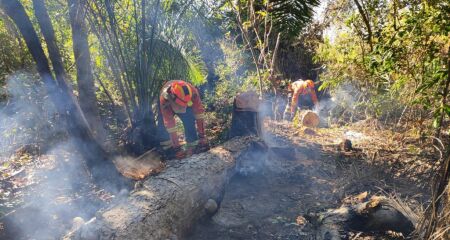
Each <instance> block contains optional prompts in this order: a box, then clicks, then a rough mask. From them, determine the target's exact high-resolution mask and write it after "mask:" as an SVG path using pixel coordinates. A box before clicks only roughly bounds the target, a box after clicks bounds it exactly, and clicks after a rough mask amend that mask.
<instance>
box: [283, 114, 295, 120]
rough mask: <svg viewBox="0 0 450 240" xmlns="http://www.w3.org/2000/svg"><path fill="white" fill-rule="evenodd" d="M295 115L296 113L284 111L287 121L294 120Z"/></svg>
mask: <svg viewBox="0 0 450 240" xmlns="http://www.w3.org/2000/svg"><path fill="white" fill-rule="evenodd" d="M293 115H294V114H292V113H291V112H285V113H284V120H287V121H289V122H291V121H292V118H294V116H293Z"/></svg>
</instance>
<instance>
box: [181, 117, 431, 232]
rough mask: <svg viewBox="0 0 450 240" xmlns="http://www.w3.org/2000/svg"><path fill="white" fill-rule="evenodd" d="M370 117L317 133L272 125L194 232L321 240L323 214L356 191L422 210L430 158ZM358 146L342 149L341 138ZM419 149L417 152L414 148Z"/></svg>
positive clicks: (270, 124)
mask: <svg viewBox="0 0 450 240" xmlns="http://www.w3.org/2000/svg"><path fill="white" fill-rule="evenodd" d="M372 124H373V123H370V122H363V123H359V124H356V125H354V126H351V127H341V128H321V129H314V130H312V131H310V130H306V131H305V129H303V128H298V127H294V126H292V124H287V123H286V122H284V123H283V122H281V123H280V122H271V121H269V122H266V128H265V129H268V132H267V134H266V139H265V140H266V142H267V143H268V145H269V151H268V152H267V153H260V154H255V155H253V156H248V157H247V159H244V161H243V162H242V164H240V165H239V166H237V174H236V176H235V177H233V178H232V180H231V182H230V184H229V185H228V186H227V188H226V190H225V195H224V198H223V200H222V202H221V204H220V208H219V210H218V212H217V213H216V214H215V215H214V216H212V217H211V218H206V219H204V221H202V222H201V223H199V224H198V225H197V226H196V227H195V228H194V229H193V230H192V232H191V233H190V235H189V236H188V237H187V239H189V240H207V239H208V240H209V239H315V233H316V230H317V228H318V223H317V219H318V217H317V216H318V215H320V213H321V212H324V211H326V210H327V209H333V208H338V207H339V206H341V205H342V204H343V203H344V202H346V201H349V199H351V197H352V196H356V195H358V194H361V193H363V194H365V192H367V196H373V195H384V196H388V197H395V198H396V199H398V200H399V201H401V204H404V205H405V206H408V207H411V208H412V209H415V211H416V213H417V214H420V211H421V210H420V208H421V206H422V204H423V203H425V202H426V201H427V199H428V198H429V193H428V189H427V188H426V183H427V181H428V180H429V173H430V169H431V166H432V165H431V163H430V162H431V158H430V156H429V155H428V153H426V152H420V151H416V152H414V151H413V150H416V148H418V146H417V145H414V144H417V142H414V143H409V144H408V143H405V142H404V141H403V139H398V140H397V139H396V138H395V137H396V135H395V133H392V132H389V131H388V130H381V129H377V128H374V127H373V126H371V125H372ZM343 138H346V139H350V140H351V141H352V148H353V149H352V150H351V151H344V150H343V149H339V148H340V147H339V143H341V142H342V139H343ZM411 149H413V150H411ZM399 236H400V235H399V234H397V233H394V232H373V233H362V232H358V231H356V230H352V229H348V230H347V231H346V232H343V233H342V238H343V239H398V238H399Z"/></svg>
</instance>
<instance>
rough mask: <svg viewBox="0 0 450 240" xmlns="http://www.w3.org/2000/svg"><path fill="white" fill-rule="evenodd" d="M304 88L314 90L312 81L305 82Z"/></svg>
mask: <svg viewBox="0 0 450 240" xmlns="http://www.w3.org/2000/svg"><path fill="white" fill-rule="evenodd" d="M305 83H306V87H308V88H314V82H313V81H312V80H306V81H305Z"/></svg>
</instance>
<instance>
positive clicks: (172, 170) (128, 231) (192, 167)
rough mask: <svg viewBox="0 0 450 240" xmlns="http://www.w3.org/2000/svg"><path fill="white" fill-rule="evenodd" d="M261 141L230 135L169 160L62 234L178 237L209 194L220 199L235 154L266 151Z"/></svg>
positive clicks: (199, 214)
mask: <svg viewBox="0 0 450 240" xmlns="http://www.w3.org/2000/svg"><path fill="white" fill-rule="evenodd" d="M264 146H265V145H264V144H263V143H261V142H260V141H259V140H258V139H256V138H251V137H245V138H234V139H233V140H231V141H228V142H226V143H225V144H224V145H223V146H219V147H216V148H213V149H211V150H209V151H208V152H205V153H201V154H198V155H194V156H191V157H189V158H186V159H183V160H182V162H177V163H173V164H175V165H176V166H173V167H169V168H167V169H166V170H164V171H163V172H162V173H160V174H158V175H157V176H153V177H150V178H148V179H147V180H145V181H144V182H142V184H139V185H137V186H136V189H135V190H134V191H133V192H132V193H131V195H130V196H129V197H128V198H127V199H124V201H121V202H119V203H118V204H116V205H114V206H111V207H110V208H108V209H105V210H103V211H101V212H98V213H97V214H96V218H94V219H92V220H91V221H88V222H87V223H86V224H84V225H82V226H81V227H80V228H79V229H75V231H74V232H72V233H70V234H68V235H67V236H65V237H64V238H63V239H66V240H69V239H71V240H81V239H183V237H184V236H185V234H186V233H187V231H188V230H189V229H190V228H191V227H192V226H193V225H194V224H195V223H196V222H197V221H198V220H199V219H201V218H202V217H203V216H205V215H207V214H208V212H207V211H208V209H206V207H207V205H206V203H207V202H208V200H209V199H212V200H215V202H216V203H219V204H220V201H221V199H222V197H223V192H224V187H225V185H226V184H227V182H228V181H229V179H230V178H231V177H232V176H233V174H234V173H235V170H236V164H237V163H238V162H239V161H240V157H241V156H244V155H245V154H244V153H245V152H246V151H265V149H264ZM209 201H211V200H209Z"/></svg>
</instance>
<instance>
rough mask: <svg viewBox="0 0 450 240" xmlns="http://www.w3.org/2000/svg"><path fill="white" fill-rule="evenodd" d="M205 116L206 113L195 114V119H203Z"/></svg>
mask: <svg viewBox="0 0 450 240" xmlns="http://www.w3.org/2000/svg"><path fill="white" fill-rule="evenodd" d="M203 118H205V114H204V113H199V114H195V119H203Z"/></svg>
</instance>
